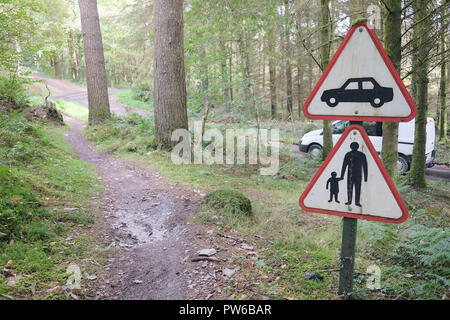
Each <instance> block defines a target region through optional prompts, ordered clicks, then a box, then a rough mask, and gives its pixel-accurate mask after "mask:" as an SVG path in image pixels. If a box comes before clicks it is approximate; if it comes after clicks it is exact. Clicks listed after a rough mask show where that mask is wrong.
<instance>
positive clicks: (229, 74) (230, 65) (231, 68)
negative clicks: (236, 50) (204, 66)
mask: <svg viewBox="0 0 450 320" xmlns="http://www.w3.org/2000/svg"><path fill="white" fill-rule="evenodd" d="M229 55H230V58H229V59H228V65H229V71H228V88H229V90H230V102H233V42H230V52H229Z"/></svg>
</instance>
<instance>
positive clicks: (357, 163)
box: [299, 125, 408, 223]
mask: <svg viewBox="0 0 450 320" xmlns="http://www.w3.org/2000/svg"><path fill="white" fill-rule="evenodd" d="M299 204H300V207H301V208H302V209H303V210H305V211H311V212H318V213H325V214H331V215H336V216H344V217H349V218H359V219H366V220H376V221H383V222H390V223H401V222H403V221H405V220H406V218H407V217H408V210H407V209H406V207H405V205H404V203H403V201H402V199H401V197H400V195H399V193H398V192H397V189H396V188H395V186H394V184H393V183H392V180H391V179H390V178H389V175H388V174H387V172H386V169H385V168H384V166H383V163H382V162H381V160H380V157H379V156H378V154H377V152H376V151H375V148H374V147H373V145H372V143H371V142H370V140H369V137H368V136H367V134H366V132H365V131H364V129H363V128H362V127H361V126H358V125H351V126H349V127H348V128H347V129H346V130H345V131H344V133H343V134H342V136H341V138H340V139H339V141H338V142H337V143H336V145H335V146H334V148H333V150H332V151H331V152H330V154H329V155H328V157H327V158H326V159H325V161H324V163H323V164H322V166H321V167H320V168H319V170H318V171H317V173H316V174H315V176H314V178H313V179H312V181H311V182H310V184H309V185H308V186H307V187H306V189H305V191H304V192H303V194H302V195H301V197H300V199H299Z"/></svg>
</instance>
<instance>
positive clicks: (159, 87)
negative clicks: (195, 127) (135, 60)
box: [153, 0, 188, 149]
mask: <svg viewBox="0 0 450 320" xmlns="http://www.w3.org/2000/svg"><path fill="white" fill-rule="evenodd" d="M153 10H154V15H153V16H154V19H155V21H154V25H155V48H154V88H155V89H154V105H155V138H156V142H157V144H158V146H159V147H160V148H163V149H171V148H172V146H173V144H175V143H177V142H176V141H175V142H172V141H171V137H172V132H173V131H174V130H176V129H188V119H187V107H186V78H185V69H184V32H183V28H184V26H183V0H155V1H154V4H153Z"/></svg>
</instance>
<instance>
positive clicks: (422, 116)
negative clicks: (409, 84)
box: [409, 0, 430, 188]
mask: <svg viewBox="0 0 450 320" xmlns="http://www.w3.org/2000/svg"><path fill="white" fill-rule="evenodd" d="M428 3H429V1H427V0H416V1H414V3H413V8H414V23H415V27H414V39H413V41H417V51H416V52H415V54H416V64H415V65H413V68H414V70H413V72H415V74H416V86H417V97H416V105H417V116H416V119H415V129H414V149H413V155H412V164H411V172H410V174H409V180H410V183H411V184H412V185H414V186H416V187H419V188H423V187H426V180H425V170H426V165H425V161H426V156H425V146H426V137H427V134H426V124H427V111H428V54H429V50H430V49H429V47H428V46H427V38H428V36H429V27H430V21H429V20H430V19H429V17H428Z"/></svg>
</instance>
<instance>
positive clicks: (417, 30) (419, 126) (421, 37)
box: [386, 0, 430, 188]
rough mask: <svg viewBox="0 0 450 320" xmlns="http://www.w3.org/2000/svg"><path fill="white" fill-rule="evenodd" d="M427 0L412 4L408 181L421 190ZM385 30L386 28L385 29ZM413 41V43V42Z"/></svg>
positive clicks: (427, 19)
mask: <svg viewBox="0 0 450 320" xmlns="http://www.w3.org/2000/svg"><path fill="white" fill-rule="evenodd" d="M428 3H429V1H427V0H416V1H415V2H414V3H413V8H414V23H415V24H416V26H415V27H414V38H415V39H414V40H415V41H417V52H416V53H415V54H416V55H417V59H416V65H414V66H413V69H414V72H415V73H416V77H417V78H416V81H417V98H416V104H417V116H416V119H415V128H414V129H415V130H414V149H413V155H412V163H411V172H410V174H409V179H410V182H411V184H413V185H414V186H416V187H419V188H423V187H425V186H426V180H425V170H426V165H425V161H426V156H425V146H426V137H427V133H426V123H427V110H428V53H429V48H428V46H427V45H426V41H427V38H428V36H429V25H430V21H429V18H428V17H427V15H428V12H429V11H428V8H427V5H428ZM386 29H387V28H386ZM414 40H413V41H414Z"/></svg>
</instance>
